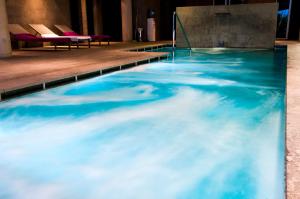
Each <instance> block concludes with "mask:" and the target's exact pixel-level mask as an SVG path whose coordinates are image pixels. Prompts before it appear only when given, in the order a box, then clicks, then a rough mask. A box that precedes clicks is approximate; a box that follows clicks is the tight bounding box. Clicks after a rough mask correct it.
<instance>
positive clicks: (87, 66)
mask: <svg viewBox="0 0 300 199" xmlns="http://www.w3.org/2000/svg"><path fill="white" fill-rule="evenodd" d="M168 44H170V43H169V42H147V43H137V42H135V43H134V42H132V43H113V44H112V45H110V46H105V45H103V46H101V47H99V46H93V47H92V48H90V49H89V48H87V47H81V48H82V49H73V50H71V51H68V50H62V49H60V50H58V51H54V50H51V49H53V48H43V50H40V51H38V50H26V51H14V52H13V56H12V57H10V58H6V59H0V94H1V93H5V92H9V91H13V90H17V89H21V88H26V87H29V86H34V85H37V84H41V83H43V82H49V81H55V80H59V79H61V78H67V77H72V76H75V75H82V74H87V73H91V72H95V71H100V72H101V70H103V69H107V68H113V67H118V66H121V65H126V64H132V63H137V62H140V61H144V60H150V59H153V58H157V57H162V56H166V53H160V52H134V51H129V50H134V49H141V50H140V51H143V50H144V48H152V47H157V46H163V45H168Z"/></svg>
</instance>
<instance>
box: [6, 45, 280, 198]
mask: <svg viewBox="0 0 300 199" xmlns="http://www.w3.org/2000/svg"><path fill="white" fill-rule="evenodd" d="M285 74H286V52H285V50H284V49H277V50H274V51H273V50H240V49H238V50H226V49H198V50H197V49H196V50H194V51H193V53H192V56H189V53H188V51H186V50H178V51H177V52H176V57H175V58H174V59H169V60H164V61H161V62H156V63H150V64H145V65H141V66H139V67H135V68H131V69H129V70H124V71H119V72H115V73H111V74H108V75H104V76H100V77H96V78H93V79H89V80H85V81H81V82H77V83H74V84H70V85H65V86H62V87H57V88H53V89H49V90H46V91H43V92H39V93H33V94H30V95H27V96H23V97H19V98H16V99H11V100H8V101H5V102H1V103H0V199H41V198H42V199H53V198H55V199H68V198H72V199H95V198H101V199H120V198H122V199H196V198H197V199H202V198H203V199H208V198H209V199H229V198H230V199H283V198H284V192H285V178H284V174H285V172H284V171H285V163H284V156H285V86H286V79H285Z"/></svg>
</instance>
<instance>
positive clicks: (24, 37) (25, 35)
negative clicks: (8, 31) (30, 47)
mask: <svg viewBox="0 0 300 199" xmlns="http://www.w3.org/2000/svg"><path fill="white" fill-rule="evenodd" d="M14 38H15V39H17V40H33V39H36V36H34V35H32V34H29V33H22V34H15V35H14Z"/></svg>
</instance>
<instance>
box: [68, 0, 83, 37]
mask: <svg viewBox="0 0 300 199" xmlns="http://www.w3.org/2000/svg"><path fill="white" fill-rule="evenodd" d="M70 11H71V26H72V30H74V31H75V32H78V33H82V30H81V15H80V13H81V5H80V0H70Z"/></svg>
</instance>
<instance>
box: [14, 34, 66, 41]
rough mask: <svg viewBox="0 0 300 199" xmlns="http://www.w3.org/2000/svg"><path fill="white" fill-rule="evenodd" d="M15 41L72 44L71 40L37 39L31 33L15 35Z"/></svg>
mask: <svg viewBox="0 0 300 199" xmlns="http://www.w3.org/2000/svg"><path fill="white" fill-rule="evenodd" d="M13 37H14V39H16V40H18V41H25V42H70V41H71V39H70V38H59V37H53V38H43V37H37V36H34V35H32V34H29V33H22V34H15V35H13Z"/></svg>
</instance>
